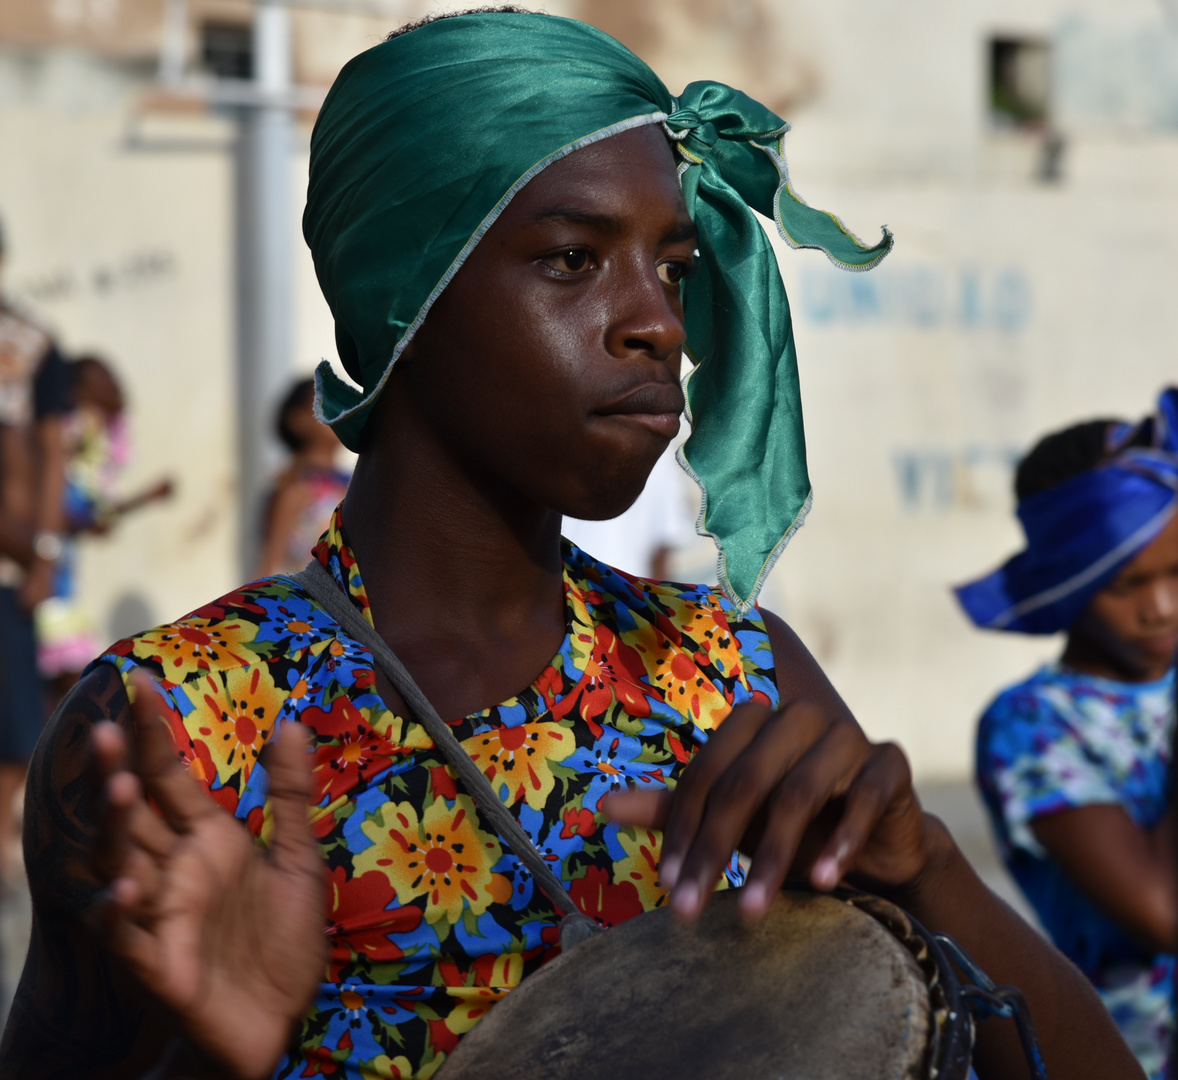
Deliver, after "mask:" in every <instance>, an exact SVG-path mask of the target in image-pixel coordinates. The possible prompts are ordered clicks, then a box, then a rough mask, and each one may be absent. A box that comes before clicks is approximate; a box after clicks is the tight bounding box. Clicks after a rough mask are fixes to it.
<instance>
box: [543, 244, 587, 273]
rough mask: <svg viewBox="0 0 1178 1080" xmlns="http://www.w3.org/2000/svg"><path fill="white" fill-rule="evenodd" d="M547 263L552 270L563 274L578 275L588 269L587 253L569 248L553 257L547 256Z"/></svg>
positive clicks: (579, 249)
mask: <svg viewBox="0 0 1178 1080" xmlns="http://www.w3.org/2000/svg"><path fill="white" fill-rule="evenodd" d="M548 262H549V263H550V264H551V265H552V267H553V269H555V270H560V271H561V272H562V273H565V274H580V273H583V272H584V271H585V270H587V269H588V268H589V252H587V251H584V250H582V249H581V248H569V250H568V251H561V252H558V253H557V254H555V255H550V256H548Z"/></svg>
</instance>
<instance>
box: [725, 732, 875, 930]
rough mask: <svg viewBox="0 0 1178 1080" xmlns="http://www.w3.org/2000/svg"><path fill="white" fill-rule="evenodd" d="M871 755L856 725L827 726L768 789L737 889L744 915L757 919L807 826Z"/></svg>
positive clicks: (794, 855) (777, 887) (794, 857)
mask: <svg viewBox="0 0 1178 1080" xmlns="http://www.w3.org/2000/svg"><path fill="white" fill-rule="evenodd" d="M870 754H871V745H870V744H869V743H868V742H867V740H866V739H865V738H864V737H863V735H862V734H861V733H860V732H859V731H858V729H857V728H853V727H851V726H850V725H848V724H834V725H831V726H830V727H829V728H827V729H826V730H825V731H824V732H823V733H822V735H821V736H820V737H819V738H818V739H817V740H816V741H815V743H814V744H813V746H811V747H810V748H809V749H808V750H807V751H806V753H805V754H804V755H803V756H802V757H801V759H800V760H799V761H798V762H797V764H796V766H795V767H794V768H793V769H792V770H791V771H790V772H789V773H788V774H787V775H785V776H784V777H783V778H782V780H781V781H780V783H778V784H777V785H776V786H775V787H774V788H773V790H772V791H771V792H770V793H769V795H768V798H767V799H766V803H765V821H764V826H763V831H762V834H761V836H760V838H759V840H758V843H757V845H756V848H755V849H754V850H753V851H752V852H751V854H752V856H753V865H752V869H751V870H750V872H749V876H748V881H747V883H746V886H745V888H744V889H743V890H742V891H741V899H740V910H741V913H742V914H743V915H745V916H746V917H747V918H760V917H761V916H762V915H764V914H765V912H766V911H768V909H769V905H770V904H771V903H772V900H773V896H774V894H775V893H777V892H778V890H780V888H781V886H782V885H783V884H784V883H785V879H786V876H787V875H788V874H789V872H790V869H791V867H793V866H794V863H795V861H797V860H798V853H799V848H800V847H801V845H802V841H803V837H805V836H806V833H807V830H809V829H810V828H811V826H812V825H814V823H815V822H816V820H817V819H818V818H819V817H820V815H822V816H828V815H824V810H825V809H826V808H827V807H828V806H830V804H831V800H832V799H834V798H837V797H839V796H841V795H843V794H844V793H845V792H846V791H847V790H848V789H849V788H850V787H851V786H852V785H853V783H854V781H855V777H856V776H857V775H858V774H859V772H860V770H861V769H862V768H863V764H864V762H865V761H866V760H867V759H868V758H869V756H870ZM835 880H836V881H837V878H836V879H835Z"/></svg>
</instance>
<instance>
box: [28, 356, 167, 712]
mask: <svg viewBox="0 0 1178 1080" xmlns="http://www.w3.org/2000/svg"><path fill="white" fill-rule="evenodd" d="M68 371H69V386H70V412H69V413H68V414H67V415H66V417H65V419H64V422H63V438H64V442H65V447H66V454H67V460H66V467H65V535H66V539H65V542H64V545H63V550H62V555H61V558H60V559H59V560H58V562H57V569H56V573H55V574H54V579H53V594H52V595H51V596H49V597H48V598H46V599H45V600H43V601H42V602H41V603H40V604H39V605H38V606H37V610H36V616H35V626H36V631H37V667H38V670H39V671H40V673H41V677H42V678H43V679H44V680H45V681H46V683H47V689H48V695H49V707H50V711H52V710H53V709H55V708H56V707H57V705H58V703H59V702H60V701H61V699H62V698H63V697H64V696H65V694H66V693H67V692H68V690H69V689H70V687H71V686H73V685H74V683H75V682H77V680H78V676H79V675H80V674H81V672H82V669H83V668H85V666H86V665H87V664H88V663H89V662H90V661H91V660H93V659H94V657H95V656H96V655H97V654H98V649H99V648H100V647H101V643H100V642H99V641H98V639H97V636H96V631H95V626H94V621H93V619H92V618H91V617H90V615H89V613H88V612H87V611H86V610H85V608H84V607H83V606H82V605H81V603H80V602H79V600H78V596H77V591H78V583H77V573H78V567H77V558H78V550H77V541H78V538H80V537H83V536H86V535H92V536H103V535H105V534H107V533H108V532H110V530H111V529H112V528H113V527H114V526H115V525H116V524H117V523H118V522H119V521H120V520H121V519H122V518H124V517H125V516H126V515H127V514H130V513H133V512H134V511H135V510H138V509H141V508H142V507H145V506H149V505H150V504H152V503H154V502H158V501H160V500H161V499H167V498H169V497H170V496H171V494H172V492H173V490H174V485H173V482H172V480H171V479H170V478H164V479H162V480H159V481H157V482H155V483H154V484H152V485H150V486H149V487H147V488H145V489H144V490H143V491H141V492H138V493H137V494H135V495H133V496H131V497H129V498H120V497H119V495H118V477H119V474H120V473H121V472H122V471H123V469H125V468H126V467H127V465H128V463H129V462H130V459H131V445H130V441H129V438H128V433H127V423H126V399H125V396H124V394H123V388H122V386H121V385H120V384H119V380H118V378H117V377H116V376H115V374H114V372H113V371H112V370H111V368H110V366H109V365H108V364H107V363H106V361H104V360H103V359H102V358H101V357H98V356H93V355H85V356H79V357H77V358H76V359H74V360H71V361H70V362H69V364H68Z"/></svg>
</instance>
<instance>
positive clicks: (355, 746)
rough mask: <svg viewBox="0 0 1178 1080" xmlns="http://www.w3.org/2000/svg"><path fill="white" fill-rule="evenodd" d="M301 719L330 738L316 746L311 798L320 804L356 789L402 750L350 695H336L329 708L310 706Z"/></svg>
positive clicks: (385, 766)
mask: <svg viewBox="0 0 1178 1080" xmlns="http://www.w3.org/2000/svg"><path fill="white" fill-rule="evenodd" d="M299 719H300V720H301V721H302V722H303V723H304V724H306V725H307V726H308V727H309V728H310V729H311V730H312V731H314V732H315V734H316V735H318V736H319V737H320V738H323V737H324V736H326V737H327V740H326V741H323V742H320V743H319V745H317V746H316V747H315V764H314V766H313V772H312V776H313V784H314V787H313V788H312V791H311V797H312V801H313V802H315V803H316V804H317V805H321V804H322V803H323V801H324V800H325V799H326V800H327V801H328V802H333V801H334V800H335V799H338V798H340V797H341V796H343V795H346V794H347V793H348V792H349V791H353V790H354V789H355V788H356V787H358V786H359V784H360V782H361V781H362V780H367V779H369V778H371V777H373V776H375V775H376V774H377V773H378V772H381V771H383V770H384V769H386V768H388V766H389V763H390V762H391V761H392V759H393V758H395V757H397V756H398V754H400V753H401V751H400V750H398V748H397V747H395V746H394V745H393V744H392V743H391V742H389V741H388V739H386V738H384V736H382V735H380V734H378V733H377V732H376V731H375V730H374V729H373V728H372V727H371V726H369V724H368V721H367V720H366V719H365V718H364V714H363V713H362V712H361V711H360V710H359V709H358V708H356V706H355V705H353V704H352V701H351V699H350V698H348V697H345V696H342V695H341V696H340V697H338V698H336V699H335V701H334V702H332V705H331V709H330V710H327V711H325V710H323V709H320V708H319V707H318V706H315V705H309V706H308V707H307V708H306V709H304V710H303V712H302V713H301V715H300V716H299ZM332 736H334V738H332Z"/></svg>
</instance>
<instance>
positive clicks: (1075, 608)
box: [957, 389, 1178, 1078]
mask: <svg viewBox="0 0 1178 1080" xmlns="http://www.w3.org/2000/svg"><path fill="white" fill-rule="evenodd" d="M1176 489H1178V390H1175V389H1170V390H1167V391H1165V392H1164V393H1163V394H1162V395H1161V398H1160V400H1159V403H1158V410H1157V413H1156V414H1155V415H1154V416H1151V417H1149V418H1147V419H1146V420H1144V421H1143V422H1141V423H1140V424H1136V425H1130V424H1126V423H1123V422H1120V421H1113V420H1092V421H1089V422H1087V423H1082V424H1077V425H1075V426H1074V427H1070V428H1067V429H1066V430H1064V431H1060V432H1057V433H1055V434H1052V435H1048V436H1047V437H1046V438H1044V439H1042V440H1041V441H1040V442H1039V443H1038V445H1036V446H1035V447H1034V449H1033V450H1032V451H1031V452H1030V453H1029V454H1028V455H1027V456H1026V458H1024V459H1023V461H1022V462H1021V464H1020V465H1019V468H1018V473H1017V477H1016V481H1015V490H1016V494H1017V496H1018V500H1019V502H1018V514H1019V518H1020V519H1021V521H1022V523H1023V526H1024V528H1025V530H1026V534H1027V548H1026V550H1025V551H1023V552H1022V553H1021V554H1019V555H1016V556H1015V557H1014V558H1012V559H1011V560H1010V561H1009V562H1007V563H1006V564H1005V565H1004V566H1003V567H1002V568H1001V569H999V570H997V571H995V572H994V573H993V574H990V575H989V576H987V577H985V578H982V579H981V580H979V581H976V582H973V583H971V584H969V585H966V586H963V587H961V588H960V589H958V590H957V595H958V597H959V599H960V600H961V603H962V605H963V607H964V608H965V610H966V613H967V614H968V615H969V617H970V618H971V619H972V620H973V621H974V622H975V623H976V624H977V625H978V626H980V627H983V628H987V629H995V630H1009V631H1014V632H1018V633H1027V634H1052V633H1059V632H1065V633H1066V634H1067V639H1066V644H1065V647H1064V651H1063V655H1062V656H1061V657H1060V659H1059V660H1058V661H1057V662H1056V663H1053V664H1048V665H1047V666H1046V667H1044V668H1042V669H1040V670H1039V671H1037V672H1036V673H1035V674H1034V675H1032V676H1031V677H1030V678H1029V679H1026V680H1025V681H1023V682H1020V683H1018V684H1017V685H1014V686H1010V687H1007V688H1006V689H1005V690H1003V691H1002V693H1001V694H999V695H998V697H997V698H996V699H995V700H994V702H993V703H992V704H991V705H990V707H989V708H988V709H987V710H986V712H985V715H984V716H983V717H982V720H981V725H980V728H979V731H978V760H977V778H978V783H979V785H980V787H981V790H982V795H983V797H984V798H985V801H986V805H987V807H988V809H989V811H990V816H991V819H992V822H993V825H994V828H995V831H996V832H997V834H998V841H999V845H1000V847H1001V850H1002V854H1003V858H1004V859H1005V861H1006V865H1007V867H1008V868H1009V870H1010V872H1011V873H1012V874H1013V876H1014V878H1015V880H1016V881H1017V882H1018V883H1019V885H1020V887H1021V888H1022V890H1023V892H1024V893H1025V894H1026V896H1027V899H1028V900H1029V901H1030V903H1031V905H1032V906H1033V907H1034V909H1035V911H1036V912H1037V914H1038V916H1039V919H1040V920H1041V922H1042V923H1043V926H1044V928H1045V929H1046V930H1047V932H1048V933H1049V934H1050V935H1051V937H1052V938H1053V940H1054V941H1055V943H1056V945H1058V946H1059V948H1060V949H1061V950H1062V951H1063V952H1064V953H1065V954H1066V955H1067V956H1068V957H1070V958H1071V959H1072V960H1073V961H1074V962H1075V963H1076V964H1077V965H1078V966H1079V967H1080V968H1081V970H1083V971H1084V972H1085V974H1087V975H1088V977H1089V978H1090V979H1091V980H1092V982H1093V983H1094V984H1095V986H1096V988H1097V990H1098V992H1099V993H1100V995H1101V997H1102V998H1103V999H1104V1002H1105V1004H1106V1005H1107V1006H1108V1008H1109V1009H1110V1011H1111V1012H1112V1014H1113V1017H1114V1019H1115V1020H1116V1021H1117V1024H1118V1026H1119V1027H1120V1029H1121V1032H1122V1034H1123V1035H1124V1036H1125V1038H1126V1041H1128V1043H1129V1045H1130V1046H1131V1047H1132V1049H1133V1051H1134V1052H1135V1053H1136V1055H1137V1057H1138V1060H1139V1061H1140V1062H1141V1064H1142V1066H1143V1067H1144V1068H1145V1070H1146V1071H1147V1072H1148V1073H1149V1075H1150V1076H1151V1077H1154V1078H1159V1077H1162V1076H1166V1075H1168V1069H1167V1057H1168V1053H1169V1042H1170V1038H1171V1035H1170V1032H1171V1029H1172V1027H1173V1014H1174V1003H1173V972H1174V956H1173V954H1174V952H1175V949H1176V947H1178V870H1176V858H1175V841H1176V836H1175V823H1174V807H1173V804H1172V792H1171V784H1170V781H1169V767H1170V756H1171V745H1172V741H1173V732H1174V654H1175V650H1176V649H1178V490H1176Z"/></svg>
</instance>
